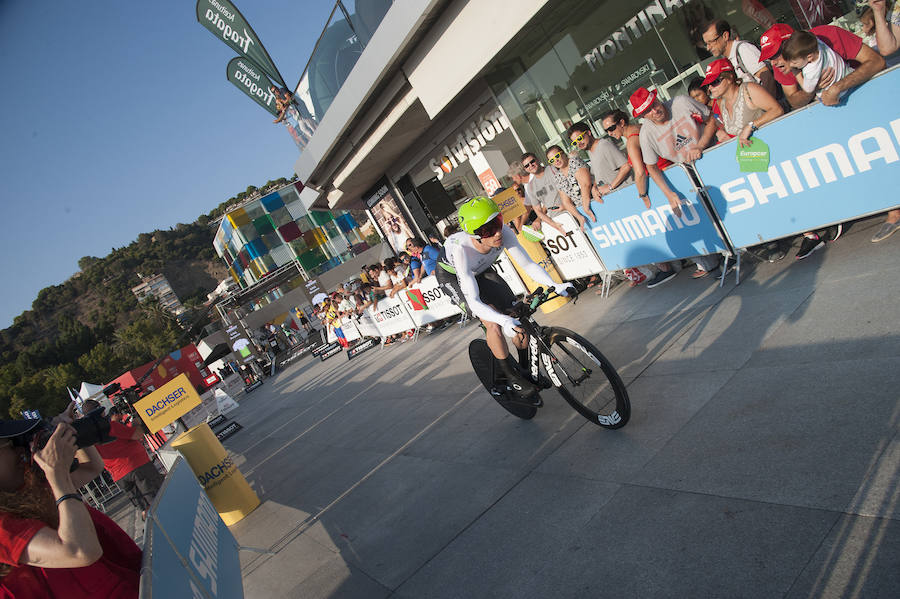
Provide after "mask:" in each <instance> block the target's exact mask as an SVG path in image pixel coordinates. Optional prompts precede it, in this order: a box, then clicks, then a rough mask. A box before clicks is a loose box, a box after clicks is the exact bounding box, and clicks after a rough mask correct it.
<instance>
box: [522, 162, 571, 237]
mask: <svg viewBox="0 0 900 599" xmlns="http://www.w3.org/2000/svg"><path fill="white" fill-rule="evenodd" d="M522 166H523V167H524V168H525V170H526V172H529V173H531V179H530V180H529V181H528V183H526V184H525V195H526V196H530V197H531V198H532V205H531V207H532V208H534V212H535V213H536V214H537V216H538V220H537V221H535V222H534V223H533V225H539V223H540V222H545V223H547V224H548V225H550V226H551V227H553V228H554V229H557V230H558V231H559V232H560V233H565V230H564V229H563V227H562V225H560V224H559V223H557V222H556V221H554V220H553V217H554V216H555V215H557V214H559V211H560V210H563V205H562V198H561V197H559V190H558V189H557V188H556V181H555V180H554V178H553V173H552V172H550V169H552V168H553V167H552V166H551V167H548V168H544V165H543V164H541V163H540V162H539V161H538V159H537V156H535V155H534V154H532V153H531V152H526V153H525V154H522ZM535 228H537V229H538V230H540V226H537V227H535Z"/></svg>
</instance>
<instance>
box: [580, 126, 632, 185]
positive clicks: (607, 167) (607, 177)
mask: <svg viewBox="0 0 900 599" xmlns="http://www.w3.org/2000/svg"><path fill="white" fill-rule="evenodd" d="M613 128H615V127H613ZM568 135H569V140H570V141H571V142H572V148H573V149H578V150H582V151H585V152H587V153H588V158H589V159H590V168H591V175H592V176H593V179H594V180H593V183H592V184H591V197H592V198H593V199H594V200H598V201H599V200H600V199H601V198H602V196H603V194H602V193H601V190H603V189H607V190H608V191H607V192H606V193H609V191H612V190H614V189H615V188H616V187H618V186H619V185H626V184H628V183H631V182H632V181H634V178H633V177H632V176H631V165H630V164H628V158H627V157H626V156H625V154H624V152H622V150H620V149H619V147H618V146H617V145H616V144H614V143H613V142H612V141H611V140H610V139H609V138H608V137H604V138H603V139H597V138H596V137H594V135H593V134H592V133H591V128H590V127H588V125H587V123H584V122H581V123H575V124H574V125H572V126H571V127H569V131H568Z"/></svg>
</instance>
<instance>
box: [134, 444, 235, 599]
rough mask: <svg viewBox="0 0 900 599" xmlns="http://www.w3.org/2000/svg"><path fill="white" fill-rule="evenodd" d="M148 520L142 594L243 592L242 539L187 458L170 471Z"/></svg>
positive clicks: (226, 597) (227, 596)
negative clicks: (227, 521) (231, 526)
mask: <svg viewBox="0 0 900 599" xmlns="http://www.w3.org/2000/svg"><path fill="white" fill-rule="evenodd" d="M147 520H148V526H147V536H146V538H145V541H144V556H143V564H142V567H141V597H154V596H156V595H158V596H165V597H222V598H223V599H239V598H241V597H243V596H244V589H243V583H242V580H241V564H240V560H239V558H238V544H237V541H235V539H234V536H233V535H232V534H231V531H230V530H228V527H227V526H226V525H225V522H223V521H222V518H220V517H219V514H218V513H217V512H216V508H215V507H214V506H213V504H212V502H211V501H210V499H209V498H208V497H207V496H206V493H204V492H203V488H202V487H201V486H200V484H199V483H198V481H197V477H196V476H195V475H194V473H193V472H192V471H191V469H190V468H189V467H188V464H187V462H185V461H184V459H181V458H179V459H178V460H177V461H176V462H175V465H174V466H173V467H172V469H171V470H169V474H168V475H167V476H166V481H165V483H163V486H162V488H161V489H160V491H159V493H157V494H156V499H155V500H154V502H153V506H152V507H151V508H150V512H149V513H148V514H147ZM154 591H155V594H154Z"/></svg>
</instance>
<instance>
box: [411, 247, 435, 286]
mask: <svg viewBox="0 0 900 599" xmlns="http://www.w3.org/2000/svg"><path fill="white" fill-rule="evenodd" d="M406 251H408V252H409V253H410V256H411V259H410V263H409V268H410V272H411V273H412V276H413V278H412V282H411V283H410V285H418V284H419V283H420V282H422V279H423V278H425V277H427V276H428V275H430V274H433V273H434V269H435V268H436V267H437V261H438V258H439V257H440V255H441V250H439V249H437V248H436V247H434V246H432V245H428V244H426V243H425V242H424V241H422V240H421V239H419V238H418V237H410V238H409V239H407V240H406Z"/></svg>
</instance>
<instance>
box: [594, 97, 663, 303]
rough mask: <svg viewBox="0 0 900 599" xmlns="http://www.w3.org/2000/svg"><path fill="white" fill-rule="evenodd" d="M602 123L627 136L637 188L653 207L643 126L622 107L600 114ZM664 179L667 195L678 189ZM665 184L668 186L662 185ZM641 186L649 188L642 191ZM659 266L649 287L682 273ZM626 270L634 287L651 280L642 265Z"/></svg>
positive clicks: (616, 135)
mask: <svg viewBox="0 0 900 599" xmlns="http://www.w3.org/2000/svg"><path fill="white" fill-rule="evenodd" d="M600 126H601V127H603V130H604V131H606V133H607V135H609V136H610V137H612V138H614V139H618V140H622V139H623V138H624V140H625V152H626V153H627V155H628V158H627V160H628V164H630V165H631V167H632V172H633V175H634V181H635V189H637V190H638V194H640V198H641V199H642V200H643V202H644V207H645V208H650V196H649V195H648V194H647V189H648V187H649V182H648V178H647V176H648V175H647V168H646V166H645V165H644V155H643V154H642V153H641V142H640V132H641V126H640V125H639V124H637V123H633V122H629V119H628V115H627V114H625V113H624V112H622V111H621V110H610V111H609V112H606V113H604V114H603V115H602V116H601V117H600ZM671 164H672V163H671V162H669V161H668V160H666V159H665V158H660V159H659V160H658V161H657V166H659V168H661V169H663V168H666V167H668V166H670V165H671ZM660 183H661V184H662V185H661V186H660V188H661V189H662V190H663V193H664V194H665V195H666V197H668V194H674V193H675V192H674V191H672V189H671V188H670V187H669V183H668V181H666V179H665V177H663V178H662V179H661V181H660ZM663 185H664V186H665V187H662V186H663ZM641 189H643V190H645V191H644V192H643V193H641V191H640V190H641ZM676 197H677V196H676ZM679 206H680V204H679ZM679 209H680V208H679ZM656 267H657V268H658V269H659V270H658V272H657V273H656V275H654V276H653V278H651V279H650V281H649V282H648V283H647V288H648V289H650V288H653V287H656V286H658V285H662V284H663V283H665V282H666V281H669V280H671V279H672V278H674V277H675V276H676V275H677V274H678V271H677V270H675V268H674V265H673V264H670V263H668V262H661V263H659V264H657V265H656ZM623 273H624V274H625V277H626V278H627V279H628V280H629V281H630V283H629V286H630V287H635V286H637V285H640V284H641V283H643V282H644V281H646V280H647V275H645V274H644V273H643V272H642V271H641V270H640V269H639V268H626V269H625V270H624V271H623Z"/></svg>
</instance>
